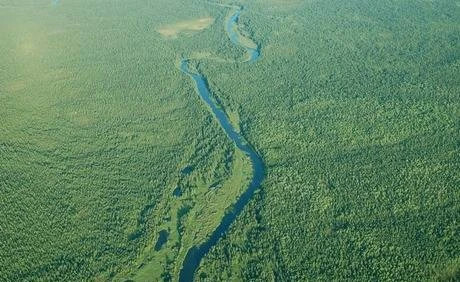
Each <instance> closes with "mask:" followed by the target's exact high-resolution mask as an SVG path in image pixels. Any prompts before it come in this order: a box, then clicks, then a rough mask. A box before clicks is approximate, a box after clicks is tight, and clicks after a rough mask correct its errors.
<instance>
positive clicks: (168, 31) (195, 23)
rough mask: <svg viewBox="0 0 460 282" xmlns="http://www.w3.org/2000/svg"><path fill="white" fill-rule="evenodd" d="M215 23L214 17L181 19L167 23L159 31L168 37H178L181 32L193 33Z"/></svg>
mask: <svg viewBox="0 0 460 282" xmlns="http://www.w3.org/2000/svg"><path fill="white" fill-rule="evenodd" d="M212 23H214V18H213V17H207V18H200V19H195V20H189V21H181V22H177V23H174V24H170V25H165V26H163V27H161V28H159V29H158V30H157V31H158V32H159V33H160V34H161V35H163V36H164V37H166V38H172V39H174V38H177V37H178V36H179V34H180V33H185V34H191V33H194V32H198V31H201V30H204V29H206V28H208V27H209V26H210V25H211V24H212Z"/></svg>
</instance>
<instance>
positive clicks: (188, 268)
mask: <svg viewBox="0 0 460 282" xmlns="http://www.w3.org/2000/svg"><path fill="white" fill-rule="evenodd" d="M241 12H242V8H241V7H238V8H236V9H235V11H234V13H233V14H232V15H231V16H230V17H229V18H228V21H227V22H226V24H225V31H226V32H227V35H228V37H229V39H230V41H231V42H232V43H233V44H235V45H237V46H241V47H243V48H244V49H245V50H246V53H247V56H248V59H247V60H245V62H247V63H253V62H255V61H256V60H257V59H258V58H259V57H260V51H259V50H258V48H257V47H256V48H253V47H252V46H249V45H248V44H247V40H248V39H247V38H246V43H244V42H242V40H241V39H242V38H243V37H242V35H241V34H239V33H238V29H237V25H238V19H239V17H240V14H241ZM254 45H255V44H254ZM188 63H189V61H188V60H187V59H183V60H182V61H181V64H180V69H181V71H182V72H184V73H185V74H187V75H188V76H189V77H190V78H191V79H192V80H193V82H194V83H195V86H196V91H197V93H198V94H199V95H200V97H201V99H202V100H203V102H205V103H206V104H207V105H208V106H209V108H210V110H211V112H212V114H213V116H214V117H215V118H216V120H217V121H218V122H219V125H220V126H221V127H222V129H223V130H224V131H225V133H226V135H227V136H228V138H230V139H231V140H232V141H233V143H234V144H235V146H236V147H237V148H238V149H239V150H241V151H242V152H243V153H244V154H245V155H246V156H247V157H248V158H249V159H250V161H251V166H252V179H251V182H250V184H249V186H248V187H247V189H246V190H245V191H244V192H243V193H242V194H241V195H240V197H239V198H238V200H237V201H236V203H235V204H234V205H233V207H232V208H231V210H230V212H228V213H227V214H225V215H224V217H223V218H222V220H221V222H220V223H219V225H218V226H217V228H216V229H215V230H214V231H213V232H212V234H211V235H210V236H209V238H207V239H206V241H205V242H203V243H202V244H200V245H198V246H193V247H192V248H191V249H189V250H188V252H187V254H186V256H185V259H184V262H183V264H182V268H181V271H180V274H179V281H183V282H187V281H193V277H194V274H195V272H196V270H197V269H198V267H199V265H200V262H201V260H202V259H203V257H204V256H205V255H206V254H207V253H208V252H209V250H210V249H211V248H212V247H213V246H215V245H216V243H217V242H218V241H219V239H220V238H222V236H223V235H224V234H225V233H226V232H227V231H228V229H229V227H230V225H231V224H232V223H233V222H234V221H235V219H236V218H237V217H238V215H239V214H240V213H241V211H242V210H243V208H244V207H245V206H246V205H247V204H248V203H249V201H250V200H251V198H252V197H253V195H254V192H255V191H256V190H257V189H258V188H259V187H260V185H261V183H262V181H263V180H264V177H265V165H264V162H263V160H262V158H261V157H260V156H259V154H258V153H257V152H256V151H255V150H254V149H253V148H252V147H251V146H250V145H249V144H248V143H247V142H246V141H245V139H244V137H243V136H242V135H241V134H240V133H238V131H237V130H235V128H234V127H233V125H232V124H231V123H230V120H229V118H228V116H227V114H226V113H225V111H224V110H223V108H222V107H220V106H219V105H218V104H216V102H215V101H214V100H213V99H212V97H211V92H210V89H209V86H208V83H207V80H206V78H205V77H204V76H203V75H202V74H200V73H194V72H192V71H190V69H189V66H188Z"/></svg>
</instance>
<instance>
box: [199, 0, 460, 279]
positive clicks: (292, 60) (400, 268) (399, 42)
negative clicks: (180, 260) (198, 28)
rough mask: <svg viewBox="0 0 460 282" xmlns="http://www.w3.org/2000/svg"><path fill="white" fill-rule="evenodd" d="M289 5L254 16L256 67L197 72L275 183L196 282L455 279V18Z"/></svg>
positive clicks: (260, 7)
mask: <svg viewBox="0 0 460 282" xmlns="http://www.w3.org/2000/svg"><path fill="white" fill-rule="evenodd" d="M287 4H288V5H283V4H281V3H277V2H276V1H264V2H262V1H260V2H257V1H256V2H248V3H247V5H248V6H249V7H250V8H248V9H247V12H246V13H245V14H244V16H242V17H241V19H242V20H243V21H244V22H245V23H247V24H246V25H245V28H247V29H248V30H249V32H250V33H251V34H253V36H254V37H253V38H255V39H256V40H257V41H258V42H260V43H261V46H262V51H263V52H262V54H263V59H262V60H260V61H259V62H258V63H257V64H255V65H250V66H246V65H244V64H242V65H230V64H229V65H225V66H222V65H214V64H209V65H206V66H202V67H203V72H204V73H205V74H206V75H208V76H209V81H211V82H212V85H211V88H213V89H218V90H219V96H220V97H221V99H222V100H223V101H228V102H227V103H228V104H229V107H233V108H235V109H237V110H238V112H239V116H240V120H241V125H242V128H243V130H244V132H245V134H246V135H247V136H248V139H249V140H250V141H251V142H253V144H255V147H256V148H258V149H259V150H260V151H261V152H262V155H263V157H264V159H265V161H266V162H267V166H268V176H267V180H266V182H265V184H264V186H263V188H262V192H261V193H260V194H259V195H258V196H257V197H256V198H255V199H254V201H253V202H252V203H251V206H249V207H248V208H247V209H246V212H245V213H244V214H243V215H242V216H241V218H240V220H239V221H238V222H237V223H236V224H235V225H234V226H233V228H232V231H231V232H230V234H228V235H227V236H226V238H225V239H224V240H222V242H221V243H220V244H219V245H218V246H217V247H216V248H215V249H214V251H212V252H211V254H210V255H209V256H208V257H207V258H206V259H205V262H204V263H203V265H202V266H201V269H200V271H199V275H197V280H200V281H227V280H230V279H235V280H244V281H271V280H274V281H305V280H350V279H351V280H403V281H405V280H426V279H441V280H446V281H455V280H458V279H459V273H460V271H459V269H460V261H459V258H460V252H459V249H460V241H459V236H458V232H459V225H458V220H457V219H456V217H457V215H458V214H459V212H460V206H459V204H458V202H459V199H460V194H459V191H458V184H459V178H458V170H459V159H458V149H459V148H458V142H457V141H456V140H458V128H459V127H458V117H459V115H458V106H459V104H458V101H459V98H460V97H459V93H460V84H459V81H460V77H459V69H458V61H459V59H460V48H459V46H460V38H459V36H458V34H460V24H459V21H458V20H459V19H460V14H459V10H458V7H456V6H455V5H456V4H455V3H452V2H451V1H437V2H425V1H400V2H397V3H396V2H393V1H378V2H375V1H372V2H369V1H360V0H356V1H345V2H344V1H320V2H307V1H290V2H289V3H287ZM252 11H254V12H252ZM247 18H250V19H247ZM216 73H219V74H218V75H215V74H216ZM220 73H223V74H220Z"/></svg>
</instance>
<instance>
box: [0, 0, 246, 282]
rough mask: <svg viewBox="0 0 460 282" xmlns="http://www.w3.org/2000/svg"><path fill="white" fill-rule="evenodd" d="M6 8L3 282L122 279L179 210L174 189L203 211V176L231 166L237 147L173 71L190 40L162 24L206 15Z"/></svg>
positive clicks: (178, 6) (45, 5)
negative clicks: (175, 37)
mask: <svg viewBox="0 0 460 282" xmlns="http://www.w3.org/2000/svg"><path fill="white" fill-rule="evenodd" d="M0 4H1V9H0V25H1V27H2V28H1V31H0V38H1V39H0V41H1V42H2V44H1V47H0V61H2V66H1V67H0V104H1V105H2V107H1V108H0V131H1V134H0V192H1V193H2V195H1V197H0V214H1V219H0V237H1V238H2V240H1V243H0V265H1V266H2V267H1V270H0V280H2V281H36V280H44V281H82V280H92V279H98V278H100V279H102V280H107V279H110V278H114V277H117V279H118V278H119V277H118V276H116V275H119V273H121V276H120V277H123V276H124V275H126V274H127V273H129V272H131V270H133V269H137V268H138V267H139V265H140V264H143V263H146V262H148V260H149V257H150V256H151V252H152V251H153V248H152V246H153V245H155V242H156V239H157V237H158V232H159V231H160V230H162V228H163V226H162V224H165V222H168V221H172V220H173V219H172V218H174V217H175V216H176V211H175V210H174V208H175V207H174V206H172V204H171V202H172V201H173V200H171V199H172V197H173V196H172V193H173V191H174V189H175V188H176V187H177V185H180V186H181V187H180V188H181V189H182V193H183V194H184V198H186V200H184V201H187V202H192V203H194V205H195V206H196V207H197V208H201V205H202V204H203V203H202V202H203V200H202V199H201V200H200V198H199V197H201V196H202V195H201V194H199V193H198V192H197V191H194V189H195V190H197V184H196V183H197V182H198V180H199V183H204V184H208V185H210V184H212V183H216V182H219V181H222V179H227V178H228V177H229V174H231V172H230V169H231V167H230V166H229V164H228V163H226V161H227V162H230V163H231V162H232V154H233V152H232V147H231V145H230V143H229V142H228V141H227V140H226V138H225V136H224V135H223V134H222V132H221V130H220V129H219V128H218V125H217V123H216V122H215V121H214V120H213V119H212V118H211V117H210V116H209V114H208V112H207V110H206V108H205V107H202V105H201V102H200V100H199V98H198V97H197V95H196V94H195V92H194V91H193V85H192V84H191V83H190V82H189V81H188V79H187V77H184V76H183V75H182V74H181V73H180V71H179V70H177V69H176V68H175V67H174V62H175V61H176V60H177V59H178V54H181V53H182V52H184V50H185V49H184V48H186V47H187V46H186V44H184V45H183V46H182V47H181V44H177V41H168V40H164V39H163V38H161V36H160V35H159V34H158V33H157V32H156V29H157V28H158V27H160V26H162V25H164V24H168V23H171V22H175V21H179V20H182V19H183V18H187V17H189V18H196V17H200V16H207V15H209V14H210V11H207V10H203V9H202V8H199V7H196V6H195V5H192V4H193V3H188V2H187V1H176V2H174V3H170V2H169V1H150V2H147V3H146V2H145V1H129V2H126V1H115V2H114V1H65V2H64V1H62V2H56V4H53V3H52V1H23V2H21V3H16V2H9V1H8V2H5V1H3V2H2V3H0ZM184 9H185V10H184ZM216 14H217V16H218V15H219V13H216ZM210 33H211V34H212V32H210ZM215 41H216V42H217V39H215ZM200 42H203V40H199V39H197V40H196V41H195V42H194V43H192V44H200ZM186 166H191V167H193V172H192V173H191V174H190V175H189V176H184V175H182V173H181V170H182V169H183V168H184V167H186ZM236 192H238V190H236ZM236 192H234V193H236ZM216 194H217V193H216ZM227 196H228V195H227ZM216 197H217V196H216ZM208 198H210V196H208ZM197 199H198V200H197ZM211 199H213V198H211ZM177 201H179V203H178V204H175V205H180V202H181V200H180V199H178V200H177ZM195 202H198V203H195ZM230 202H231V201H230ZM223 203H224V206H223V207H222V208H220V209H221V210H222V211H223V210H224V209H225V207H226V206H227V205H228V204H229V201H228V199H225V201H224V202H223ZM204 204H205V205H206V204H207V203H204ZM217 216H219V214H217V215H216V217H217ZM216 220H217V219H216ZM216 220H214V221H212V222H213V224H215V221H216ZM187 224H190V223H188V222H187ZM201 224H204V223H203V222H202V223H201ZM172 237H173V236H172ZM184 248H185V249H186V248H187V246H185V247H184Z"/></svg>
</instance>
